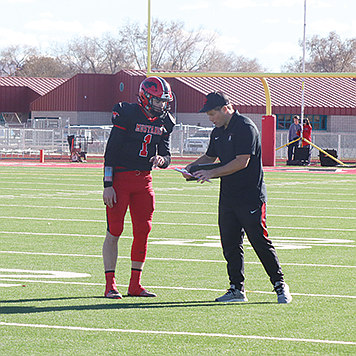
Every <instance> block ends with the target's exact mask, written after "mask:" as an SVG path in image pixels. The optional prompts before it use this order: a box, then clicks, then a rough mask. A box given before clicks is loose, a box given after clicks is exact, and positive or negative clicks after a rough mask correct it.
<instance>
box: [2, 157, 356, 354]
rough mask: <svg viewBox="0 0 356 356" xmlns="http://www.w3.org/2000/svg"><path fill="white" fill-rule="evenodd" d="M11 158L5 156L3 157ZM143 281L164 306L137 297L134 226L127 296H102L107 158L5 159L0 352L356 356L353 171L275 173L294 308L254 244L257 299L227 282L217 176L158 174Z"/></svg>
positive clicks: (125, 239) (123, 277)
mask: <svg viewBox="0 0 356 356" xmlns="http://www.w3.org/2000/svg"><path fill="white" fill-rule="evenodd" d="M1 163H2V162H1ZM153 176H154V188H155V192H156V211H155V215H154V226H153V229H152V232H151V235H150V239H149V250H148V258H147V261H146V266H145V270H144V273H143V283H144V285H145V287H147V288H148V289H149V290H152V291H154V292H156V293H157V294H158V297H157V298H147V299H142V298H130V297H127V296H126V294H127V286H128V281H129V274H130V259H129V256H130V247H131V242H132V229H131V225H130V223H129V217H128V216H127V224H126V226H125V230H124V233H123V236H122V237H121V239H120V243H119V255H120V259H119V263H118V268H117V281H118V285H119V289H120V292H121V293H122V294H124V298H123V299H122V300H107V299H105V298H103V292H104V282H105V281H104V275H103V274H104V273H103V266H102V258H101V247H102V242H103V237H104V235H105V226H106V223H105V211H104V206H103V203H102V199H101V195H102V168H101V164H53V163H48V164H46V163H45V164H36V163H28V162H25V163H20V162H15V163H14V162H5V163H4V164H3V163H2V164H0V181H1V185H0V196H1V201H0V211H1V213H0V241H1V245H0V246H1V247H0V258H1V259H0V261H1V263H0V314H1V315H0V335H1V339H0V354H2V355H18V354H19V353H20V354H22V355H116V354H123V355H141V354H149V355H211V354H216V355H225V354H231V353H240V354H241V355H298V356H299V355H352V354H356V332H355V316H356V284H355V269H356V254H355V246H356V224H355V221H356V214H355V212H356V184H355V183H356V174H355V172H354V170H352V169H343V168H337V169H324V170H320V169H318V170H314V171H313V170H311V169H308V168H305V167H304V168H302V167H299V168H296V169H291V168H286V167H277V168H268V167H267V168H266V169H265V180H266V183H267V189H268V197H269V200H268V212H267V224H268V228H269V234H270V237H271V239H272V241H273V242H274V245H275V246H276V249H277V253H278V256H279V258H280V260H281V264H282V267H283V271H284V273H285V278H286V281H287V283H288V284H289V285H290V288H291V292H292V295H293V302H292V303H291V304H289V305H279V304H278V303H276V300H277V298H276V295H275V293H274V292H273V291H272V286H271V284H270V282H269V281H268V277H267V275H266V274H265V272H264V270H263V267H262V266H261V264H260V263H259V261H258V259H257V257H256V255H255V253H254V251H253V250H252V248H251V246H250V245H249V243H248V240H246V241H245V259H246V266H245V269H246V289H247V296H248V298H249V301H248V302H247V303H242V304H238V303H231V304H223V303H215V302H214V299H215V298H216V297H217V296H220V295H221V294H223V293H224V291H225V290H226V289H227V288H228V279H227V274H226V264H225V261H224V259H223V256H222V251H221V246H220V242H219V232H218V226H217V202H218V192H219V181H218V180H213V182H212V184H208V183H205V184H197V183H196V182H185V181H184V179H182V178H181V176H180V174H179V173H177V172H175V171H174V170H172V169H169V170H155V171H154V172H153Z"/></svg>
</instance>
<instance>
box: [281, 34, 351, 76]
mask: <svg viewBox="0 0 356 356" xmlns="http://www.w3.org/2000/svg"><path fill="white" fill-rule="evenodd" d="M299 45H300V46H302V45H303V44H302V43H299ZM306 50H307V52H308V59H307V60H306V62H305V68H306V71H307V72H354V71H355V70H356V38H352V39H346V40H345V41H342V40H341V38H340V36H339V35H338V34H337V33H336V32H334V31H333V32H330V33H329V35H328V36H327V37H325V38H320V37H319V36H317V35H314V36H312V37H311V38H308V39H307V40H306ZM282 70H283V71H285V72H301V71H302V58H298V59H297V58H293V57H292V58H291V59H290V60H289V62H287V63H286V64H284V65H283V67H282Z"/></svg>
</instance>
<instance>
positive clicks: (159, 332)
mask: <svg viewBox="0 0 356 356" xmlns="http://www.w3.org/2000/svg"><path fill="white" fill-rule="evenodd" d="M0 325H1V326H12V327H25V328H41V329H57V330H58V329H59V330H71V331H88V332H89V331H90V332H93V331H94V332H95V331H97V332H109V333H112V332H116V333H126V334H149V335H173V336H197V337H207V338H211V337H215V338H216V337H219V338H229V339H253V340H272V341H285V342H302V343H316V344H337V345H356V342H353V341H341V340H320V339H304V338H288V337H273V336H258V335H234V334H220V333H197V332H187V331H168V330H138V329H116V328H88V327H82V326H64V325H46V324H22V323H6V322H0Z"/></svg>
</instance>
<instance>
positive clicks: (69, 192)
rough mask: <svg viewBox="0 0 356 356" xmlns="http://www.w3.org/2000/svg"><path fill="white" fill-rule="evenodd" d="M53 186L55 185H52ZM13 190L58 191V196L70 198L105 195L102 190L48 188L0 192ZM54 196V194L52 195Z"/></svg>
mask: <svg viewBox="0 0 356 356" xmlns="http://www.w3.org/2000/svg"><path fill="white" fill-rule="evenodd" d="M52 186H53V184H52ZM13 189H16V190H17V191H28V190H31V191H40V192H42V191H47V190H48V191H50V192H53V190H55V191H56V193H57V194H67V195H68V196H71V195H75V194H78V195H89V194H103V191H102V190H69V189H55V188H54V189H46V188H43V189H36V188H4V187H1V188H0V190H13ZM52 194H53V193H52Z"/></svg>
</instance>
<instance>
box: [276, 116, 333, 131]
mask: <svg viewBox="0 0 356 356" xmlns="http://www.w3.org/2000/svg"><path fill="white" fill-rule="evenodd" d="M295 115H298V114H293V115H276V117H277V120H276V121H277V130H288V129H289V126H290V125H291V124H292V123H293V116H295ZM298 116H300V115H298ZM305 117H307V118H308V119H309V121H310V124H311V125H312V128H313V130H326V129H327V116H326V115H305Z"/></svg>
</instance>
